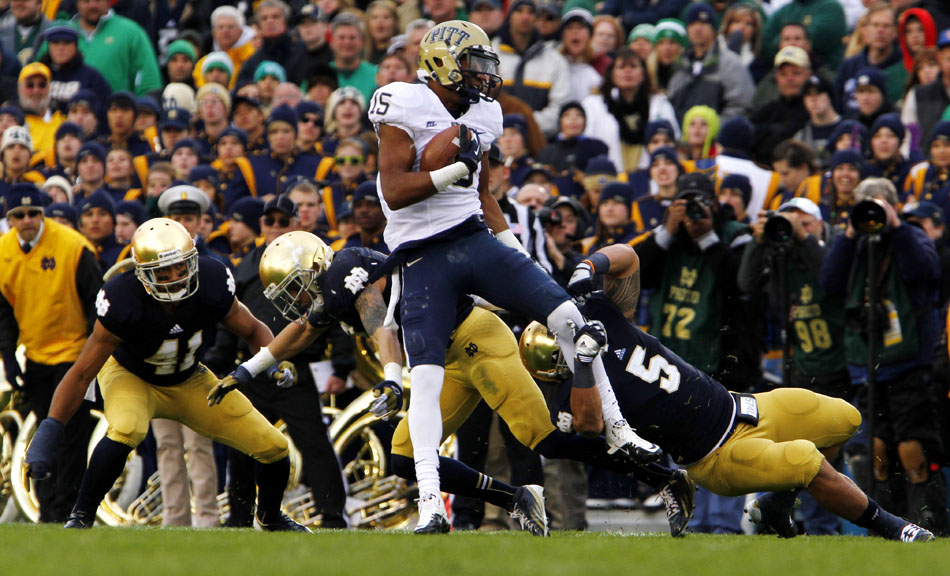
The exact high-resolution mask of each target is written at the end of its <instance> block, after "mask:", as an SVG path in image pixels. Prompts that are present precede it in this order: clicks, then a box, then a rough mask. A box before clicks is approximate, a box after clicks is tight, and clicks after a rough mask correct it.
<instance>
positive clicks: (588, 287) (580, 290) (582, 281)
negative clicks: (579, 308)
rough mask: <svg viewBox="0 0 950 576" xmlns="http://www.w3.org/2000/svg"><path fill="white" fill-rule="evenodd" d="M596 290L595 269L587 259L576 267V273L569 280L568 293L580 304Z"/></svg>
mask: <svg viewBox="0 0 950 576" xmlns="http://www.w3.org/2000/svg"><path fill="white" fill-rule="evenodd" d="M594 290H596V287H595V286H594V269H593V267H591V265H590V263H589V262H588V261H587V260H585V261H583V262H581V263H580V264H578V265H577V266H575V267H574V273H573V274H571V279H570V280H568V282H567V293H568V294H570V295H571V298H573V299H574V300H576V301H577V303H578V304H584V302H585V301H586V300H587V298H589V297H590V295H591V293H592V292H593V291H594Z"/></svg>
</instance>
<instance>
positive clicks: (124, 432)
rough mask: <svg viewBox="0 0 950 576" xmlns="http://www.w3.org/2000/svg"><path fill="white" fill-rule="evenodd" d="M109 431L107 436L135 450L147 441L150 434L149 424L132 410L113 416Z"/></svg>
mask: <svg viewBox="0 0 950 576" xmlns="http://www.w3.org/2000/svg"><path fill="white" fill-rule="evenodd" d="M110 416H111V419H110V420H109V429H108V430H107V431H106V436H108V437H109V439H111V440H115V441H116V442H119V443H121V444H125V445H127V446H131V447H133V448H135V447H136V446H138V445H139V444H141V443H142V440H145V435H146V434H148V422H147V421H144V422H143V418H142V416H141V415H140V414H138V413H137V412H134V411H132V410H126V411H122V412H119V413H118V414H111V415H110Z"/></svg>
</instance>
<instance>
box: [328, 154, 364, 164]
mask: <svg viewBox="0 0 950 576" xmlns="http://www.w3.org/2000/svg"><path fill="white" fill-rule="evenodd" d="M333 161H334V162H336V163H337V164H339V165H340V166H357V165H359V164H362V163H363V157H362V156H337V157H335V158H334V159H333Z"/></svg>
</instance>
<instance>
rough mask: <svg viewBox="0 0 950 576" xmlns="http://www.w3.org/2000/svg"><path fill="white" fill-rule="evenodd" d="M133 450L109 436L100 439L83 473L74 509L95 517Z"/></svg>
mask: <svg viewBox="0 0 950 576" xmlns="http://www.w3.org/2000/svg"><path fill="white" fill-rule="evenodd" d="M131 451H132V447H131V446H128V445H126V444H122V443H121V442H116V441H115V440H112V439H110V438H108V437H106V438H103V439H102V440H100V441H99V444H97V445H96V448H95V450H93V451H92V458H90V459H89V465H88V466H87V467H86V473H85V475H83V478H82V486H80V487H79V496H78V497H77V498H76V506H75V507H73V510H74V511H76V512H84V513H85V514H87V515H89V516H92V517H95V515H96V510H97V509H98V508H99V504H100V503H101V502H102V499H103V498H105V496H106V493H107V492H108V491H109V490H110V489H111V488H112V485H113V484H115V481H116V480H117V479H118V478H119V475H120V474H122V470H124V469H125V461H126V460H127V459H128V457H129V452H131Z"/></svg>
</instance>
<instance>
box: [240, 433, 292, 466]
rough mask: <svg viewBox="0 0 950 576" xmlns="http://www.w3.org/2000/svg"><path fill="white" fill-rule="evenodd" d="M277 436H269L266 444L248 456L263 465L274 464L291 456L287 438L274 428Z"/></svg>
mask: <svg viewBox="0 0 950 576" xmlns="http://www.w3.org/2000/svg"><path fill="white" fill-rule="evenodd" d="M274 432H275V434H268V435H267V438H266V444H265V445H264V446H262V447H261V448H258V449H255V450H253V451H252V452H251V453H249V454H248V456H250V457H251V458H254V459H255V460H257V461H258V462H260V463H261V464H272V463H274V462H277V461H278V460H281V459H283V458H286V457H287V456H289V455H290V446H289V444H288V443H287V438H286V437H285V436H284V435H283V434H281V433H280V432H279V431H277V429H276V428H274Z"/></svg>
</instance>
